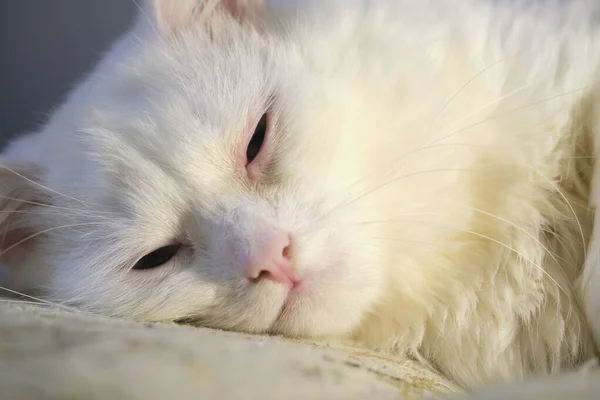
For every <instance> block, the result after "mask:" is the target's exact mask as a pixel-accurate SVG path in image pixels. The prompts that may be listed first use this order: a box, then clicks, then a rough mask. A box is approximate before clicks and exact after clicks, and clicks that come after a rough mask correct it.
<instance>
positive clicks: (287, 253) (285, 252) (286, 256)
mask: <svg viewBox="0 0 600 400" xmlns="http://www.w3.org/2000/svg"><path fill="white" fill-rule="evenodd" d="M281 255H282V256H283V258H284V259H286V260H289V259H290V245H289V244H288V245H287V246H285V247H284V248H283V252H282V253H281Z"/></svg>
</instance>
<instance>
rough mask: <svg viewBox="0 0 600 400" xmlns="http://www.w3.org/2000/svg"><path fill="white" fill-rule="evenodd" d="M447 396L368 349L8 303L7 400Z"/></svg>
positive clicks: (0, 339) (4, 324)
mask: <svg viewBox="0 0 600 400" xmlns="http://www.w3.org/2000/svg"><path fill="white" fill-rule="evenodd" d="M448 389H449V386H447V384H446V383H444V382H442V381H440V380H438V379H436V378H435V376H434V375H433V374H431V373H428V372H427V371H426V370H424V369H422V368H420V367H418V366H417V365H411V364H407V363H400V362H398V360H392V359H389V358H386V357H382V356H378V355H376V354H372V353H368V352H365V351H362V350H356V349H351V348H337V347H336V348H333V347H323V346H318V345H317V344H308V343H301V342H295V341H290V340H286V339H282V338H278V337H266V336H254V335H245V334H238V333H232V332H223V331H216V330H210V329H204V328H194V327H186V326H178V325H169V324H147V323H146V324H145V323H135V322H130V321H123V320H118V319H111V318H105V317H97V316H88V315H83V314H76V313H71V312H67V311H63V310H60V309H55V308H50V307H45V306H33V305H27V304H24V303H13V302H2V303H0V398H1V399H3V400H8V399H11V400H12V399H15V400H17V399H18V400H20V399H23V400H25V399H27V400H31V399H86V400H92V399H113V400H118V399H128V400H129V399H167V398H177V399H179V400H184V399H207V400H208V399H232V400H237V399H244V400H251V399H261V400H269V399H278V400H279V399H290V400H292V399H303V400H311V399H328V400H335V399H344V400H352V399H361V400H362V399H378V400H379V399H380V400H387V399H390V400H391V399H394V400H404V399H411V400H412V399H422V398H435V397H437V393H443V392H446V391H448Z"/></svg>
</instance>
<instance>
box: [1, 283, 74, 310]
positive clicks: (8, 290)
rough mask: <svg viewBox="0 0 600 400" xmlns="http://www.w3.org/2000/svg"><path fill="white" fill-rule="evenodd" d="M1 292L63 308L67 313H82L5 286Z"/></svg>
mask: <svg viewBox="0 0 600 400" xmlns="http://www.w3.org/2000/svg"><path fill="white" fill-rule="evenodd" d="M0 290H3V291H5V292H8V293H12V294H14V295H17V296H21V297H24V298H27V299H31V300H34V301H36V302H38V303H42V304H46V305H49V306H53V307H58V308H61V309H63V310H65V311H69V312H75V313H80V312H81V311H80V310H77V309H76V308H72V307H68V306H65V305H62V304H59V303H53V302H51V301H47V300H44V299H40V298H38V297H34V296H30V295H28V294H25V293H21V292H18V291H16V290H12V289H9V288H7V287H4V286H0ZM1 300H2V301H6V300H10V299H6V300H5V299H1ZM15 302H19V300H15Z"/></svg>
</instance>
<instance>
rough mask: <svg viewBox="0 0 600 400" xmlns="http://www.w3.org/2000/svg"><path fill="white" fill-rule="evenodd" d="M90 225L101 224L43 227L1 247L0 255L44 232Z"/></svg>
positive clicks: (96, 223) (85, 223) (86, 223)
mask: <svg viewBox="0 0 600 400" xmlns="http://www.w3.org/2000/svg"><path fill="white" fill-rule="evenodd" d="M90 225H102V224H99V223H98V222H84V223H79V224H70V225H61V226H54V227H52V228H48V229H43V230H41V231H39V232H36V233H34V234H32V235H29V236H27V237H26V238H25V239H21V240H19V241H18V242H16V243H14V244H13V245H11V246H8V247H7V248H6V249H3V250H2V251H0V257H2V256H3V255H4V254H6V253H7V252H9V251H10V250H12V249H14V248H15V247H17V246H19V245H21V244H23V243H25V242H27V241H28V240H31V239H33V238H35V237H37V236H40V235H43V234H45V233H48V232H51V231H55V230H58V229H66V228H74V227H77V226H90Z"/></svg>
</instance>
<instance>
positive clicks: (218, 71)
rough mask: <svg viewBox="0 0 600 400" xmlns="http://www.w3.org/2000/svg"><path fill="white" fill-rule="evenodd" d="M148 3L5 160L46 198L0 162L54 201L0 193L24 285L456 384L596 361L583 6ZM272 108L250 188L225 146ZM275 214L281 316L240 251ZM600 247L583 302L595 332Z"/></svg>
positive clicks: (275, 298) (599, 41)
mask: <svg viewBox="0 0 600 400" xmlns="http://www.w3.org/2000/svg"><path fill="white" fill-rule="evenodd" d="M150 3H151V4H150ZM150 3H149V5H147V6H146V8H145V10H144V13H143V14H141V17H140V20H139V21H138V23H137V24H136V26H134V27H133V28H132V31H131V32H130V33H129V34H128V35H126V36H125V37H124V38H123V39H122V40H121V41H120V42H119V43H118V44H117V45H116V46H115V47H114V48H113V50H112V51H111V52H110V53H109V54H108V55H107V56H106V58H105V60H104V61H103V62H102V63H101V64H100V65H99V66H98V67H97V69H96V70H95V71H94V72H93V73H92V74H91V75H90V76H89V77H87V78H86V79H85V81H84V82H82V83H81V85H80V86H79V87H78V88H76V89H75V91H74V92H73V93H71V94H70V96H69V98H68V99H67V101H66V102H65V103H64V104H63V105H62V107H61V108H60V109H59V110H57V111H56V112H55V114H54V115H53V116H52V118H51V119H50V121H49V122H48V124H47V125H46V126H45V127H44V128H43V129H42V130H40V132H38V133H35V134H33V135H30V136H27V137H25V138H23V139H21V140H20V141H16V142H15V143H13V144H12V146H11V147H9V148H8V149H7V150H6V151H5V153H4V155H3V158H2V163H3V164H4V165H6V166H8V167H10V166H12V165H16V164H19V165H21V164H23V165H29V164H34V165H36V167H37V168H38V169H41V170H42V171H44V174H43V176H42V177H41V178H39V183H41V184H43V185H44V187H46V188H49V189H52V190H53V192H49V191H48V190H46V189H43V188H41V187H39V186H37V185H31V184H30V182H29V181H26V180H24V179H22V178H20V177H18V176H15V175H14V174H12V173H10V172H8V171H4V172H2V173H0V176H1V179H3V182H4V181H6V182H9V181H10V182H11V183H10V184H11V185H12V186H11V187H17V188H19V187H28V188H29V190H27V191H26V192H25V193H26V194H27V196H26V197H21V198H22V199H24V200H28V201H36V199H38V198H39V196H42V195H43V196H44V197H46V199H45V200H44V202H45V203H49V204H50V206H46V207H43V206H36V205H32V204H23V203H18V202H17V203H15V201H14V200H13V201H6V202H4V203H2V204H3V207H4V209H6V210H14V209H16V208H19V209H20V210H21V213H18V214H11V213H6V214H5V215H3V216H2V219H1V220H0V224H4V225H6V227H5V228H4V229H5V230H6V231H7V232H9V233H8V236H10V232H11V229H10V226H8V221H11V220H12V221H13V222H12V223H18V226H23V227H26V228H27V229H28V230H29V231H31V232H40V231H44V232H45V233H44V234H40V235H38V236H37V237H36V239H37V240H35V241H32V242H24V243H23V244H22V246H27V249H28V251H26V252H24V254H22V255H21V256H20V257H19V262H18V263H16V262H14V261H12V262H10V263H8V262H7V263H8V264H10V269H11V271H12V274H13V279H12V283H10V284H11V285H12V286H13V287H16V288H19V289H18V290H21V289H20V288H25V287H27V286H32V287H34V288H36V289H38V290H43V291H44V294H45V295H46V296H47V298H48V299H51V300H54V301H57V302H60V303H62V304H67V305H71V306H75V307H78V308H79V309H81V310H87V311H92V312H98V313H105V314H110V315H116V316H122V317H128V318H135V319H141V320H188V321H194V322H197V323H199V324H202V325H208V326H213V327H220V328H227V329H235V330H243V331H249V332H270V333H282V334H286V335H293V336H306V335H308V336H318V337H323V338H328V339H329V340H343V341H352V342H354V343H356V344H357V345H361V346H368V347H371V348H375V349H380V350H382V351H386V352H391V353H394V354H397V355H400V356H408V357H412V358H416V359H418V360H421V361H422V362H423V363H425V364H428V365H430V366H432V367H433V368H435V369H437V370H438V371H440V372H441V373H443V374H445V375H447V376H448V377H450V378H452V379H454V380H455V381H456V382H457V383H458V384H460V385H464V386H468V387H473V386H477V385H480V384H482V383H487V382H493V381H504V380H511V379H521V378H525V377H528V376H531V375H537V374H547V373H550V372H555V371H558V370H560V369H561V368H566V367H569V366H572V365H575V364H576V363H578V362H580V361H583V360H586V359H588V358H590V357H592V356H593V353H594V350H593V343H592V332H591V330H590V328H589V327H588V322H587V321H586V318H585V317H584V307H583V304H582V301H581V298H582V296H581V293H580V292H579V290H578V286H577V285H578V279H579V278H580V276H581V273H582V269H583V264H584V257H585V247H586V245H587V243H588V242H589V240H590V237H591V230H592V225H593V224H592V222H593V221H592V215H593V213H592V210H591V209H590V208H589V207H588V200H589V199H588V195H589V192H590V185H591V183H590V182H591V179H592V174H593V173H594V171H593V165H594V161H593V159H594V157H595V156H596V153H597V149H596V148H597V143H596V141H595V138H596V136H597V135H598V133H597V132H598V127H597V121H596V118H597V116H598V115H600V114H598V110H597V106H596V104H597V101H598V92H597V88H596V85H595V83H596V82H595V79H596V77H597V76H600V75H598V67H599V65H600V64H599V61H600V32H598V26H597V23H596V20H595V18H596V16H597V15H598V14H597V12H598V11H600V9H598V7H597V6H595V4H594V3H595V2H593V1H572V2H562V1H558V0H557V1H534V2H531V1H505V2H490V1H477V0H460V1H459V0H443V1H442V0H435V1H434V0H423V1H418V2H417V1H414V0H388V1H384V0H377V1H375V0H374V1H366V2H365V1H362V2H361V1H357V0H352V1H343V2H342V1H333V0H329V1H314V2H302V3H300V2H297V4H296V5H298V9H297V13H296V12H293V11H289V12H284V11H282V12H280V13H277V14H275V13H271V11H269V10H268V9H267V10H263V9H262V8H261V5H260V4H259V2H248V3H249V4H246V5H245V6H244V5H242V4H241V3H242V2H231V1H230V2H226V3H227V4H228V6H229V7H232V6H231V4H232V3H235V5H236V7H235V13H234V14H235V17H233V16H232V14H231V13H229V12H227V11H226V10H224V9H220V8H218V7H212V5H215V4H214V2H213V4H212V5H211V6H207V4H204V3H206V2H202V1H199V3H198V4H197V5H202V7H193V5H194V4H192V3H193V2H191V1H183V2H181V3H180V4H181V6H180V7H182V8H181V9H178V8H177V6H174V5H173V4H174V3H173V2H168V1H167V0H164V1H160V0H158V1H153V2H150ZM200 3H203V4H200ZM178 4H179V3H178ZM190 5H191V6H192V7H191V8H185V7H190ZM161 7H166V8H161ZM174 7H175V8H174ZM240 7H241V8H240ZM243 7H250V8H243ZM182 10H183V11H185V10H188V11H189V10H193V12H191V11H190V12H189V13H186V12H182ZM232 10H233V8H231V9H230V11H232ZM240 10H242V11H244V12H240ZM248 11H252V12H248ZM592 11H593V12H592ZM186 15H187V17H186ZM170 16H172V17H170ZM271 100H272V101H273V115H275V116H276V119H277V125H276V129H275V130H274V132H273V139H274V143H273V154H274V155H273V157H274V160H275V164H274V165H273V168H272V169H270V170H268V174H267V177H266V178H267V179H266V181H263V182H258V183H256V182H254V183H253V182H248V181H247V180H245V178H244V177H243V176H241V175H240V174H239V172H238V170H237V169H236V165H235V155H236V154H237V153H238V152H239V147H240V143H241V141H242V140H243V139H242V137H243V135H244V132H245V129H246V125H247V123H248V121H249V120H253V119H256V118H258V117H259V116H260V115H261V114H262V113H263V111H264V110H265V107H267V103H268V102H269V101H271ZM594 143H596V144H594ZM596 186H598V185H596ZM7 187H9V186H6V185H5V184H4V183H3V184H2V190H3V192H2V195H3V196H8V197H11V198H14V197H15V196H16V195H20V193H21V190H11V191H7V189H5V188H7ZM34 189H35V190H34ZM36 192H37V193H36ZM11 193H12V194H11ZM15 193H16V194H15ZM59 193H60V194H59ZM47 197H49V199H48V198H47ZM597 198H598V195H596V197H594V199H597ZM595 204H596V202H594V205H595ZM15 221H16V222H15ZM67 224H70V225H72V226H71V227H68V228H65V227H63V226H65V225H67ZM14 226H17V225H14ZM595 226H596V227H597V226H598V224H595ZM272 227H276V228H277V229H284V230H288V231H290V232H291V233H292V236H293V239H294V243H293V245H294V247H293V249H294V251H293V260H294V264H295V268H296V272H297V274H298V275H299V276H300V277H301V278H302V279H303V285H304V287H303V291H302V292H300V294H299V295H297V296H295V297H293V298H292V299H291V300H288V303H287V306H286V307H285V310H284V312H283V313H282V314H280V312H281V309H282V307H283V304H284V302H285V299H286V296H287V293H286V291H285V289H284V288H283V287H282V286H281V285H277V284H274V283H271V282H266V281H263V282H260V283H258V284H252V283H250V282H248V281H246V280H245V278H244V277H243V274H242V271H241V267H240V266H239V265H237V264H236V263H235V262H234V261H232V260H233V259H232V258H231V257H230V255H229V253H228V251H229V250H230V245H229V244H228V243H229V242H228V241H229V240H231V238H232V237H235V238H245V240H248V241H253V240H257V238H258V237H259V236H260V232H262V231H264V230H265V229H270V228H272ZM46 230H47V231H46ZM173 239H177V240H179V241H182V242H183V243H185V244H186V245H187V246H186V247H185V248H184V249H182V251H181V252H180V254H178V256H177V257H176V258H175V259H174V260H173V261H172V262H169V263H168V264H166V265H164V266H162V267H160V268H157V269H153V270H148V271H137V270H131V267H132V265H133V264H134V263H135V262H136V260H137V259H138V258H139V257H141V256H143V255H144V254H146V253H148V252H151V251H153V250H154V249H155V248H157V247H160V246H163V245H165V244H166V243H168V242H169V241H170V240H173ZM599 246H600V237H599V235H598V234H596V235H595V239H594V242H593V243H592V245H591V247H590V257H589V258H588V263H587V266H586V274H585V277H587V281H586V282H587V285H588V287H589V288H590V289H589V290H587V291H584V292H583V297H584V298H586V299H587V300H588V303H587V304H588V306H587V308H586V310H587V312H588V314H589V315H590V316H591V317H592V319H591V326H593V327H596V328H597V329H598V331H600V315H599V314H600V298H599V297H598V293H600V277H599V274H600V273H599V272H598V269H597V263H598V260H597V254H598V252H599V251H600V249H599ZM8 254H10V253H8ZM13 258H14V257H13ZM16 264H18V265H16ZM584 280H585V279H584Z"/></svg>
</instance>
